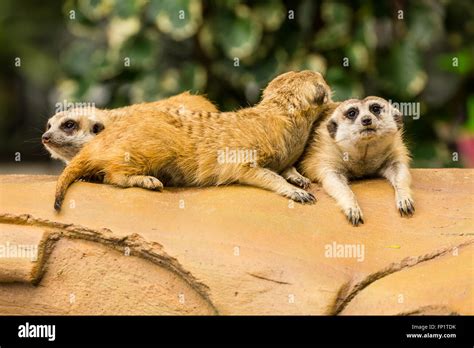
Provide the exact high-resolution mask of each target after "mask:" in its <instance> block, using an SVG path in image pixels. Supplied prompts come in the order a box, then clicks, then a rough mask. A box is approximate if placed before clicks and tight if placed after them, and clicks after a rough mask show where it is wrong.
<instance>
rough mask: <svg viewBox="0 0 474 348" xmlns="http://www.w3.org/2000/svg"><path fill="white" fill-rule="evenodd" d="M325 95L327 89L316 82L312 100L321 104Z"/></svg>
mask: <svg viewBox="0 0 474 348" xmlns="http://www.w3.org/2000/svg"><path fill="white" fill-rule="evenodd" d="M326 97H327V91H326V88H324V86H323V85H322V84H320V83H318V84H316V94H315V96H314V102H315V103H316V104H318V105H321V104H323V103H324V100H325V99H326Z"/></svg>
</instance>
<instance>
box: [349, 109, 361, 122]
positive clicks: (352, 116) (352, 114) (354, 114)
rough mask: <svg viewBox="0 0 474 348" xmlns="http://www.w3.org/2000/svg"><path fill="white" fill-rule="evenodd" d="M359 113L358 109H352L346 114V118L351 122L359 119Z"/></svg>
mask: <svg viewBox="0 0 474 348" xmlns="http://www.w3.org/2000/svg"><path fill="white" fill-rule="evenodd" d="M358 113H359V110H357V109H356V108H350V109H349V110H347V112H346V117H347V118H348V119H350V120H353V119H355V118H356V117H357V114H358Z"/></svg>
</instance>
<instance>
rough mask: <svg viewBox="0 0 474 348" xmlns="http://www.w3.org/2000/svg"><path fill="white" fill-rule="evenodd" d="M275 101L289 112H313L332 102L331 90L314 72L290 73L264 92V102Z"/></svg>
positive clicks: (318, 74) (280, 76)
mask: <svg viewBox="0 0 474 348" xmlns="http://www.w3.org/2000/svg"><path fill="white" fill-rule="evenodd" d="M268 100H275V101H277V102H278V103H279V104H281V105H288V108H289V111H290V112H291V111H297V110H300V111H308V110H309V111H311V110H314V108H316V107H319V106H321V105H322V104H325V103H327V102H331V101H332V99H331V89H330V88H329V86H328V84H327V83H326V81H325V80H324V78H323V76H322V75H321V74H320V73H318V72H314V71H310V70H304V71H299V72H295V71H290V72H287V73H285V74H281V75H279V76H278V77H276V78H275V79H273V80H272V81H271V82H270V83H269V84H268V86H267V87H266V88H265V90H264V91H263V99H262V101H268Z"/></svg>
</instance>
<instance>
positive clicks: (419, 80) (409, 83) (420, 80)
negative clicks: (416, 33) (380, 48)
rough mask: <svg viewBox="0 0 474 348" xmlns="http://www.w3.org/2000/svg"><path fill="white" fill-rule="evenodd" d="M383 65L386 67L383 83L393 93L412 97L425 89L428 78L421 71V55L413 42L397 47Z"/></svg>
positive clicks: (406, 42)
mask: <svg viewBox="0 0 474 348" xmlns="http://www.w3.org/2000/svg"><path fill="white" fill-rule="evenodd" d="M381 63H382V64H383V66H384V69H383V70H384V76H383V80H382V81H381V82H382V83H383V84H384V85H385V86H386V87H387V88H388V89H390V90H391V91H392V92H393V93H396V94H399V95H404V96H407V97H412V96H415V95H417V94H419V93H420V92H421V91H422V90H423V88H424V87H425V85H426V81H427V76H426V73H425V72H424V71H423V70H422V69H421V65H420V57H419V53H418V51H417V50H416V48H415V45H414V43H413V42H410V41H405V42H403V43H401V44H397V45H395V46H394V47H393V48H392V50H391V52H390V56H389V58H388V61H387V62H384V61H382V62H381Z"/></svg>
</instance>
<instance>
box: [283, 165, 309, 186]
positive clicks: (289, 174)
mask: <svg viewBox="0 0 474 348" xmlns="http://www.w3.org/2000/svg"><path fill="white" fill-rule="evenodd" d="M281 176H282V177H284V178H285V179H286V181H288V182H289V183H290V184H293V185H296V186H299V187H301V188H303V189H305V190H306V189H308V188H309V185H311V180H309V179H308V178H306V177H304V176H303V175H301V174H300V173H299V172H298V171H297V170H296V168H295V167H288V168H286V169H285V170H284V171H283V172H282V173H281Z"/></svg>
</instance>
